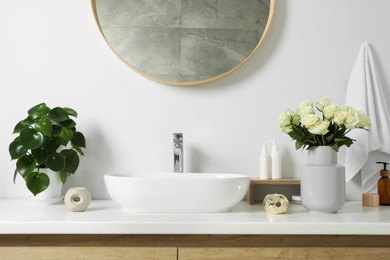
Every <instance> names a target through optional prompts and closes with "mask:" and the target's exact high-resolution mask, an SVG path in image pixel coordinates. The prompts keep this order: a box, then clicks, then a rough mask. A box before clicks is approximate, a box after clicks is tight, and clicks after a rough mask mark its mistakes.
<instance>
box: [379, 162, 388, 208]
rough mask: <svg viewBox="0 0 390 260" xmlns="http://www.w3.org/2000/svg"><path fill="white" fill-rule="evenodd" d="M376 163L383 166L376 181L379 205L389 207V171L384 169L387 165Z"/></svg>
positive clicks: (385, 163)
mask: <svg viewBox="0 0 390 260" xmlns="http://www.w3.org/2000/svg"><path fill="white" fill-rule="evenodd" d="M377 163H381V164H383V170H381V171H380V175H381V178H380V179H379V181H378V193H379V204H380V205H390V178H389V176H390V171H388V170H387V169H386V167H387V165H388V164H389V163H387V162H377Z"/></svg>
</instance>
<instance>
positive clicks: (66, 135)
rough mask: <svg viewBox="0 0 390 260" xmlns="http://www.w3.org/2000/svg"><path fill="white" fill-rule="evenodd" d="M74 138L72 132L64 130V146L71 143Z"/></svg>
mask: <svg viewBox="0 0 390 260" xmlns="http://www.w3.org/2000/svg"><path fill="white" fill-rule="evenodd" d="M72 137H73V132H72V130H70V129H68V128H65V127H64V128H62V130H61V134H60V138H61V144H62V145H67V144H68V143H69V141H70V140H71V139H72Z"/></svg>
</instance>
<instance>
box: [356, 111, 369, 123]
mask: <svg viewBox="0 0 390 260" xmlns="http://www.w3.org/2000/svg"><path fill="white" fill-rule="evenodd" d="M357 113H358V116H359V124H358V126H357V127H366V126H370V125H371V119H370V118H369V117H368V116H367V115H366V114H364V113H363V112H362V111H357Z"/></svg>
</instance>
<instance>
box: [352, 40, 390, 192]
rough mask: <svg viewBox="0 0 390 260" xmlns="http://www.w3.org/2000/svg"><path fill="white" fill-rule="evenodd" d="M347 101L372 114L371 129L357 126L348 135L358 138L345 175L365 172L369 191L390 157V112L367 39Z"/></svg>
mask: <svg viewBox="0 0 390 260" xmlns="http://www.w3.org/2000/svg"><path fill="white" fill-rule="evenodd" d="M346 103H347V105H350V106H352V107H354V108H356V109H358V110H361V111H362V112H364V113H366V114H367V115H368V116H369V117H370V118H371V126H370V127H369V131H365V130H360V129H355V130H353V131H351V132H350V133H349V134H348V136H349V137H351V138H352V139H355V140H356V142H355V143H354V144H353V145H351V147H349V148H348V149H347V152H346V157H345V178H346V181H350V180H351V179H352V178H353V177H354V176H355V175H356V174H358V173H359V171H360V174H361V181H362V191H363V192H369V191H370V190H372V188H373V187H374V186H375V185H376V183H377V181H378V179H379V174H378V172H379V169H380V165H376V164H375V162H376V161H378V160H383V159H386V158H387V159H389V155H390V115H389V110H388V109H387V105H386V100H385V97H384V94H383V90H382V85H381V82H380V79H379V77H378V72H377V69H376V65H375V61H374V57H373V55H372V52H371V50H370V46H369V45H368V43H366V42H365V43H363V45H362V47H361V48H360V51H359V55H358V57H357V59H356V61H355V64H354V66H353V69H352V72H351V75H350V77H349V81H348V88H347V95H346Z"/></svg>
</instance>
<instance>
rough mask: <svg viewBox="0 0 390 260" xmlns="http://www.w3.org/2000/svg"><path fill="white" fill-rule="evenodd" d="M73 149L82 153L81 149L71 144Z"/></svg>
mask: <svg viewBox="0 0 390 260" xmlns="http://www.w3.org/2000/svg"><path fill="white" fill-rule="evenodd" d="M72 147H73V149H74V150H75V151H76V152H78V153H79V154H81V155H84V153H83V151H82V150H81V148H80V147H78V146H77V145H74V144H72Z"/></svg>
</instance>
